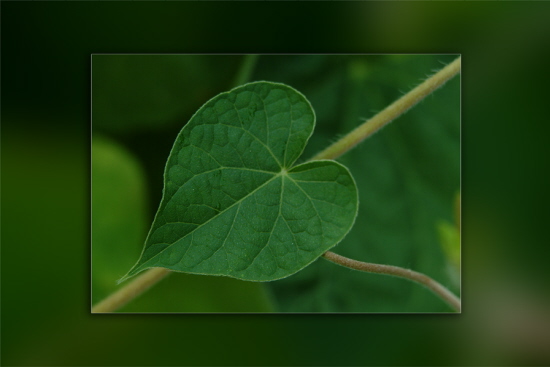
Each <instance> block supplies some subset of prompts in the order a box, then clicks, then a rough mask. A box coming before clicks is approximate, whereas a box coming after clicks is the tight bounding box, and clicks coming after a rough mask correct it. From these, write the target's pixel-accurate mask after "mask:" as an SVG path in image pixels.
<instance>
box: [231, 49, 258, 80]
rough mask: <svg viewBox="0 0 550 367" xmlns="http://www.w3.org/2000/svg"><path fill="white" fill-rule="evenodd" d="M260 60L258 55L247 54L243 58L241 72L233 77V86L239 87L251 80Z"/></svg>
mask: <svg viewBox="0 0 550 367" xmlns="http://www.w3.org/2000/svg"><path fill="white" fill-rule="evenodd" d="M257 61H258V55H246V56H245V57H244V59H243V62H242V64H241V67H240V69H239V72H238V73H237V75H236V76H235V79H233V87H238V86H239V85H242V84H244V83H246V82H248V81H249V80H250V77H251V76H252V72H253V71H254V67H255V66H256V62H257Z"/></svg>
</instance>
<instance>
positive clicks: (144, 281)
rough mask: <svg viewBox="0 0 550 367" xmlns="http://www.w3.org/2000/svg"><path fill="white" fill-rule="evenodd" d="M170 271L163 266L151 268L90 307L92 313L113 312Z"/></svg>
mask: <svg viewBox="0 0 550 367" xmlns="http://www.w3.org/2000/svg"><path fill="white" fill-rule="evenodd" d="M169 273H170V270H168V269H165V268H153V269H150V270H147V271H146V272H145V273H143V274H142V275H140V276H138V277H137V278H136V279H134V280H133V281H132V282H130V283H129V284H128V285H126V286H124V287H122V288H121V289H119V290H118V291H116V292H115V293H113V294H111V295H110V296H109V297H107V298H105V299H104V300H103V301H101V302H99V303H98V304H96V305H95V306H94V307H92V313H105V312H114V311H116V310H117V309H119V308H120V307H122V306H124V305H125V304H126V303H128V302H130V301H131V300H133V299H134V298H136V297H137V296H139V295H140V294H142V293H143V292H145V291H146V290H147V289H149V288H150V287H151V286H152V285H154V284H155V283H157V282H158V281H159V280H161V279H162V278H164V277H165V276H167V275H168V274H169Z"/></svg>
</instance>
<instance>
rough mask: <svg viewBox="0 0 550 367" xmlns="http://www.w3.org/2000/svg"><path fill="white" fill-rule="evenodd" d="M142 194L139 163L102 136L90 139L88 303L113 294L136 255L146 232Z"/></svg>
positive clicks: (143, 195)
mask: <svg viewBox="0 0 550 367" xmlns="http://www.w3.org/2000/svg"><path fill="white" fill-rule="evenodd" d="M145 205H146V191H145V184H144V177H143V172H142V170H141V167H140V165H139V163H138V162H137V161H136V160H135V159H134V158H133V156H132V155H131V154H130V153H129V152H128V151H126V150H125V149H124V148H123V147H121V146H120V145H118V144H116V143H115V142H113V141H111V140H108V139H106V138H104V137H100V136H94V137H93V140H92V302H93V303H96V302H98V301H100V300H101V299H102V298H104V297H106V296H107V295H108V294H110V293H111V292H113V291H114V290H115V289H116V288H117V287H116V281H117V279H119V278H120V277H121V275H123V274H124V272H125V271H126V270H127V269H128V267H129V266H131V265H132V262H133V257H135V256H138V255H139V251H140V248H141V244H142V242H143V238H144V234H145V231H146V228H147V227H146V215H145V210H146V207H145Z"/></svg>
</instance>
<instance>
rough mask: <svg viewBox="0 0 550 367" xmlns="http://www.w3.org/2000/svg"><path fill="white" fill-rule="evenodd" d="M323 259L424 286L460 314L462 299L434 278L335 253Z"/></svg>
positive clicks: (329, 252)
mask: <svg viewBox="0 0 550 367" xmlns="http://www.w3.org/2000/svg"><path fill="white" fill-rule="evenodd" d="M323 257H324V258H325V259H327V260H329V261H332V262H333V263H335V264H338V265H342V266H345V267H346V268H350V269H354V270H359V271H365V272H367V273H377V274H387V275H393V276H395V277H400V278H405V279H408V280H411V281H413V282H416V283H419V284H422V285H423V286H425V287H426V288H428V289H429V290H431V291H432V292H434V293H435V294H436V295H437V296H438V297H439V298H441V299H442V300H443V301H445V302H447V303H448V304H449V305H450V306H451V307H452V308H453V309H454V310H455V311H457V312H460V299H459V298H458V297H457V296H455V295H454V294H453V293H451V291H449V290H448V289H447V288H445V287H444V286H442V285H441V284H440V283H438V282H436V281H435V280H433V279H432V278H430V277H429V276H427V275H424V274H422V273H418V272H416V271H413V270H410V269H404V268H400V267H398V266H392V265H381V264H372V263H364V262H362V261H357V260H352V259H349V258H347V257H344V256H341V255H338V254H335V253H334V252H331V251H327V252H325V253H324V254H323Z"/></svg>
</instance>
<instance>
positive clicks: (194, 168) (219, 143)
mask: <svg viewBox="0 0 550 367" xmlns="http://www.w3.org/2000/svg"><path fill="white" fill-rule="evenodd" d="M314 125H315V114H314V112H313V109H312V107H311V105H310V104H309V102H308V101H307V99H306V98H305V97H304V96H303V95H302V94H300V93H299V92H297V91H296V90H294V89H293V88H291V87H289V86H286V85H284V84H277V83H270V82H256V83H250V84H246V85H243V86H241V87H238V88H235V89H233V90H231V91H229V92H226V93H222V94H220V95H218V96H216V97H214V98H213V99H211V100H210V101H208V102H207V103H206V104H205V105H204V106H202V107H201V108H200V109H199V110H198V111H197V113H196V114H195V115H194V116H193V117H192V118H191V120H190V121H189V123H188V124H187V125H186V126H185V127H184V128H183V129H182V131H181V132H180V134H179V135H178V137H177V139H176V142H175V143H174V146H173V148H172V151H171V153H170V156H169V158H168V162H167V164H166V168H165V175H164V192H163V199H162V201H161V204H160V207H159V210H158V212H157V215H156V217H155V220H154V222H153V225H152V228H151V230H150V232H149V235H148V237H147V240H146V243H145V247H144V249H143V252H142V255H141V258H140V259H139V261H138V262H137V264H136V265H135V266H134V267H133V268H132V269H131V270H130V272H129V273H128V274H127V276H125V277H124V278H123V279H126V278H127V277H130V276H132V275H135V274H137V273H139V272H140V271H142V270H145V269H147V268H151V267H165V268H168V269H171V270H174V271H180V272H189V273H197V274H210V275H224V276H230V277H234V278H239V279H244V280H252V281H269V280H275V279H279V278H284V277H287V276H289V275H291V274H293V273H295V272H297V271H299V270H300V269H302V268H304V267H305V266H306V265H308V264H310V263H311V262H313V261H314V260H315V259H317V258H318V257H319V256H320V255H322V254H323V253H324V252H325V251H327V250H328V249H330V248H331V247H333V246H334V245H336V244H337V243H338V242H339V241H340V240H341V239H342V238H343V237H344V236H345V234H346V233H347V232H348V231H349V229H350V228H351V226H352V225H353V222H354V220H355V216H356V214H357V205H358V202H357V189H356V186H355V182H354V180H353V178H352V177H351V174H350V173H349V171H348V170H347V169H346V168H345V167H344V166H342V165H341V164H339V163H337V162H334V161H317V162H308V163H305V164H300V165H297V166H294V167H293V164H294V162H295V161H296V160H297V159H298V157H299V156H300V155H301V153H302V151H303V150H304V147H305V145H306V143H307V141H308V139H309V137H310V136H311V133H312V132H313V128H314Z"/></svg>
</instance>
